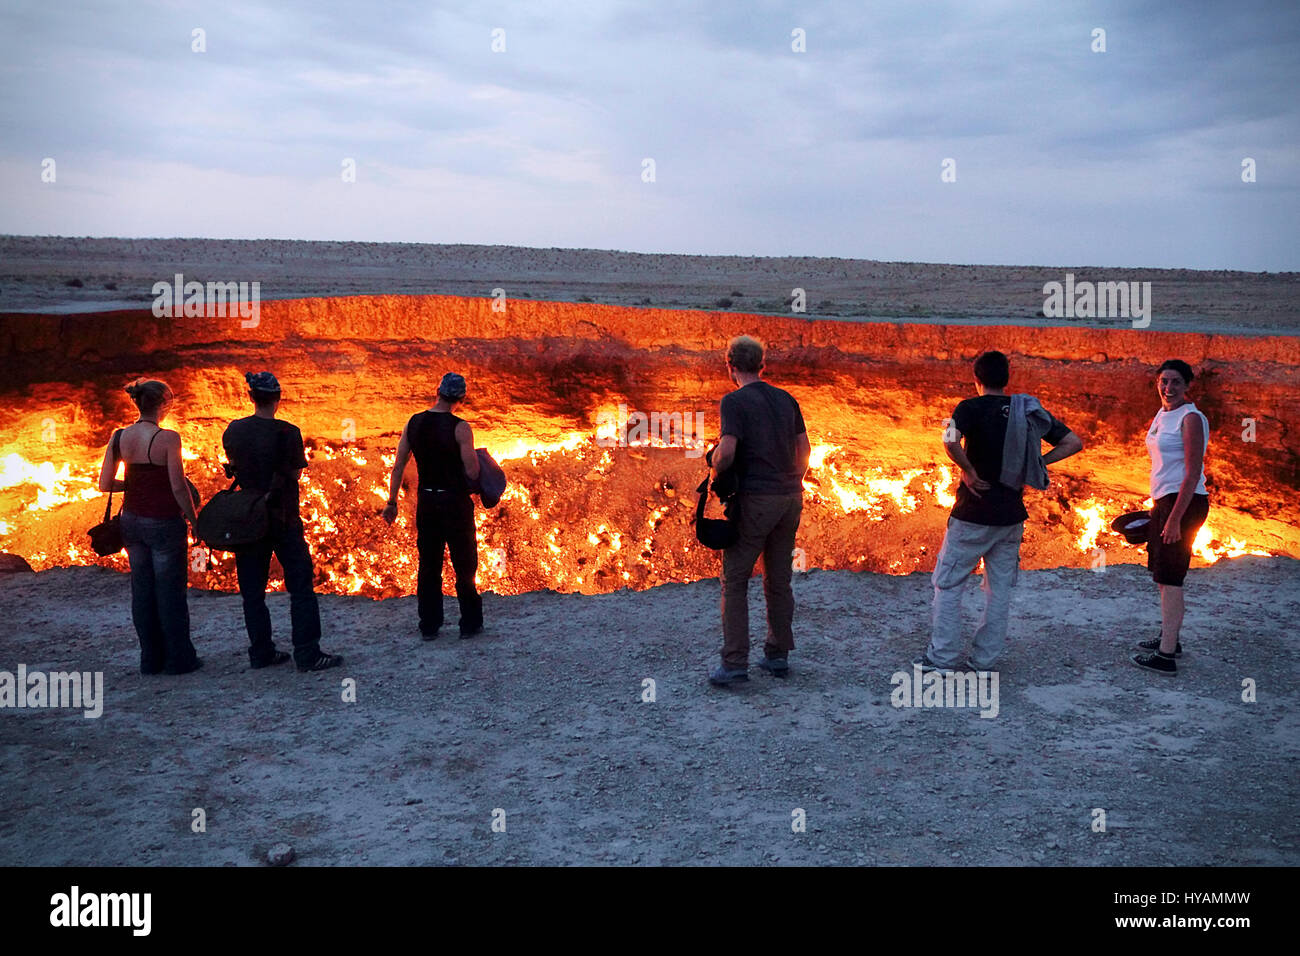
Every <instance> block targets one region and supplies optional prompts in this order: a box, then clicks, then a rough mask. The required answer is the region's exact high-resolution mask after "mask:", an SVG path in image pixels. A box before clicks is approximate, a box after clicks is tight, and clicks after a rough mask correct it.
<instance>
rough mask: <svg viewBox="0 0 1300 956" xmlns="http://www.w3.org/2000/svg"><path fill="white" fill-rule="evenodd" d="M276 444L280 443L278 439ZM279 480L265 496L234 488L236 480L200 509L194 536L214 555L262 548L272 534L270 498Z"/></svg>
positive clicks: (276, 476) (276, 479)
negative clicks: (254, 546) (259, 546)
mask: <svg viewBox="0 0 1300 956" xmlns="http://www.w3.org/2000/svg"><path fill="white" fill-rule="evenodd" d="M276 441H277V443H279V442H280V441H281V439H280V438H279V437H277V439H276ZM227 474H229V472H227ZM282 477H283V476H282V475H281V474H280V473H279V472H278V471H277V472H276V473H275V474H274V476H272V478H271V487H270V489H269V490H268V491H265V492H257V491H249V490H247V489H244V488H237V487H236V486H238V485H239V478H238V477H236V478H235V480H234V481H232V482H231V483H230V487H229V488H223V489H222V490H221V491H218V492H217V493H216V494H215V495H213V496H212V497H211V498H210V499H209V500H208V503H207V504H206V505H204V506H203V510H202V511H200V512H199V514H198V521H196V522H195V525H194V533H195V534H197V535H198V536H199V540H200V541H202V542H203V543H204V544H206V545H207V546H208V547H209V548H211V549H212V550H213V551H239V550H241V549H243V548H247V547H250V546H252V545H256V544H261V543H262V542H263V541H265V540H266V538H267V537H268V536H269V535H270V533H271V497H272V495H274V494H275V492H276V490H277V488H278V487H279V485H278V484H277V483H278V482H281V480H282Z"/></svg>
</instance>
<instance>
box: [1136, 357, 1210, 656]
mask: <svg viewBox="0 0 1300 956" xmlns="http://www.w3.org/2000/svg"><path fill="white" fill-rule="evenodd" d="M1191 384H1192V367H1191V366H1190V365H1188V364H1187V363H1186V362H1184V361H1182V360H1181V359H1169V360H1168V361H1167V362H1165V363H1164V364H1163V365H1161V366H1160V369H1159V371H1158V372H1157V373H1156V391H1157V392H1159V394H1160V410H1159V411H1157V412H1156V417H1155V418H1153V419H1152V420H1151V427H1150V428H1148V429H1147V439H1146V442H1147V453H1148V454H1150V456H1151V501H1152V507H1151V521H1150V522H1149V523H1148V524H1147V534H1148V537H1147V568H1148V569H1149V570H1150V571H1151V577H1152V579H1153V580H1154V581H1155V583H1156V587H1157V588H1159V589H1160V634H1159V635H1157V636H1156V637H1154V638H1152V639H1151V640H1147V641H1140V642H1138V647H1140V648H1141V649H1142V650H1144V651H1148V652H1149V653H1146V654H1135V655H1133V663H1134V664H1136V665H1137V666H1138V667H1145V668H1146V669H1147V670H1153V671H1157V672H1159V673H1161V674H1170V675H1173V674H1176V673H1177V672H1178V665H1177V664H1176V663H1175V662H1174V658H1175V657H1177V656H1178V655H1179V654H1181V653H1182V652H1183V645H1182V643H1181V642H1180V641H1179V639H1178V635H1179V631H1181V630H1182V626H1183V608H1184V605H1183V581H1184V580H1185V579H1186V577H1187V569H1188V567H1190V565H1191V562H1192V542H1193V541H1195V540H1196V532H1198V531H1200V530H1201V525H1203V524H1205V518H1206V516H1207V515H1208V514H1209V513H1210V497H1209V494H1208V493H1207V492H1206V490H1205V452H1206V450H1207V449H1208V448H1209V446H1210V423H1209V420H1208V419H1207V418H1206V417H1205V414H1204V413H1203V412H1202V411H1201V410H1200V409H1198V408H1197V407H1196V406H1195V405H1194V404H1193V403H1192V402H1189V401H1188V400H1187V389H1188V387H1189V386H1190V385H1191Z"/></svg>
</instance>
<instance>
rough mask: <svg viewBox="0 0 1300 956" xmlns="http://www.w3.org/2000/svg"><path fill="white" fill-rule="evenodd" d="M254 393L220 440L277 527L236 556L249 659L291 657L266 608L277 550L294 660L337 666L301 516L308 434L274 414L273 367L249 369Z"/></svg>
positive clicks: (263, 662)
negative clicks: (325, 638) (274, 634)
mask: <svg viewBox="0 0 1300 956" xmlns="http://www.w3.org/2000/svg"><path fill="white" fill-rule="evenodd" d="M244 379H245V381H247V382H248V397H249V398H250V399H252V402H253V406H254V408H255V411H254V412H253V414H252V415H249V416H248V417H247V418H241V419H238V420H237V421H233V422H231V423H230V424H229V425H228V426H226V431H225V434H224V435H222V437H221V444H222V446H223V447H224V448H225V450H226V459H227V460H228V461H229V464H228V465H227V466H226V474H227V475H228V476H229V477H232V478H237V479H238V480H239V486H240V487H241V488H243V489H245V490H247V491H254V492H257V493H259V494H266V493H268V492H270V493H271V497H270V499H269V501H268V505H269V507H268V511H269V516H270V519H271V520H270V524H271V530H270V533H269V534H268V535H267V537H266V539H265V540H264V541H263V542H262V543H260V544H258V545H253V546H249V547H246V548H241V549H240V550H239V551H238V552H237V553H236V554H235V570H236V572H237V573H238V575H239V594H240V596H241V597H242V598H243V599H244V624H245V626H246V627H247V628H248V641H249V646H248V660H249V663H250V664H251V665H252V666H253V668H254V669H257V668H262V667H270V666H271V665H273V664H283V663H284V662H285V661H287V660H288V659H289V655H288V654H286V653H285V652H283V651H277V650H276V649H275V643H274V641H272V639H271V613H270V611H268V610H267V608H266V581H267V577H268V576H269V574H270V570H271V555H272V554H273V553H274V554H275V556H276V557H277V558H279V559H280V566H281V567H282V568H284V587H285V590H287V591H288V592H289V615H290V620H291V621H292V624H293V659H294V663H295V664H296V665H297V667H298V670H300V671H319V670H325V669H327V668H330V667H337V666H338V665H339V664H342V663H343V658H342V657H340V656H338V655H337V654H326V653H324V652H323V651H321V649H320V630H321V629H320V607H319V605H318V603H317V601H316V591H315V589H314V587H313V583H312V579H313V574H314V571H313V568H312V562H311V552H310V551H308V550H307V539H306V537H305V536H304V529H303V524H302V518H301V516H300V515H299V514H298V478H299V476H300V475H301V474H302V470H303V469H304V468H306V467H307V455H306V451H305V449H304V448H303V444H302V432H301V431H299V430H298V426H297V425H291V424H290V423H289V422H286V421H281V420H280V419H278V418H276V417H275V412H276V409H278V408H279V407H280V383H279V382H278V381H276V378H275V376H274V375H272V374H271V373H270V372H258V373H257V374H253V373H252V372H248V373H246V374H245V375H244Z"/></svg>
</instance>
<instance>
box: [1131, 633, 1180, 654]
mask: <svg viewBox="0 0 1300 956" xmlns="http://www.w3.org/2000/svg"><path fill="white" fill-rule="evenodd" d="M1137 646H1138V647H1139V648H1141V649H1142V650H1144V651H1158V650H1160V637H1159V636H1158V635H1157V636H1156V637H1153V638H1151V640H1149V641H1138V642H1137ZM1182 656H1183V642H1182V641H1176V642H1174V657H1182Z"/></svg>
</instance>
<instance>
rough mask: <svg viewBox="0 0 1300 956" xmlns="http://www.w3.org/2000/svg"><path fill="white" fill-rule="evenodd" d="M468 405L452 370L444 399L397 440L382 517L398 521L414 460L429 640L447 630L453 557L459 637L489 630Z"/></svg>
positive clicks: (421, 604)
mask: <svg viewBox="0 0 1300 956" xmlns="http://www.w3.org/2000/svg"><path fill="white" fill-rule="evenodd" d="M464 400H465V378H464V376H462V375H458V374H457V373H455V372H448V373H447V374H446V375H444V376H443V377H442V381H441V382H440V383H439V385H438V400H437V401H436V402H435V403H434V405H433V407H432V408H430V409H428V410H427V411H423V412H417V413H416V414H414V415H412V416H411V418H410V420H409V421H408V422H407V423H406V427H405V428H403V429H402V437H401V438H400V439H399V440H398V442H397V460H396V461H395V462H393V473H392V475H391V476H390V477H389V481H388V505H387V507H385V508H384V511H383V517H384V520H385V521H386V522H388V523H389V524H392V523H393V521H394V520H395V519H396V518H397V493H398V491H399V490H400V489H401V487H402V473H403V472H404V471H405V470H406V463H407V461H408V460H409V459H410V457H411V455H415V465H416V468H417V470H418V473H419V489H420V490H419V494H418V498H417V499H416V506H415V528H416V543H417V550H418V551H419V556H420V570H419V574H418V577H417V578H416V595H417V597H416V602H417V606H418V608H419V615H420V635H421V636H422V637H423V638H424V640H426V641H432V640H434V639H436V638H437V636H438V629H439V628H440V627H442V560H443V554H444V552H446V551H448V550H449V551H450V552H451V566H452V569H453V570H454V571H455V572H456V599H457V601H458V602H459V604H460V636H461V637H473V636H474V635H476V634H479V633H481V632H482V630H483V599H482V598H481V597H480V596H479V593H478V589H477V587H476V586H475V584H474V576H475V575H476V574H477V573H478V540H477V538H476V536H475V529H474V501H473V499H472V498H470V496H469V495H470V483H471V482H475V481H478V478H479V462H478V455H477V454H476V453H475V451H474V432H473V429H471V428H470V426H469V422H467V421H465V419H463V418H459V417H457V415H456V414H455V412H454V411H453V410H454V409H455V407H456V406H457V405H458V404H459V403H460V402H462V401H464Z"/></svg>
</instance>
